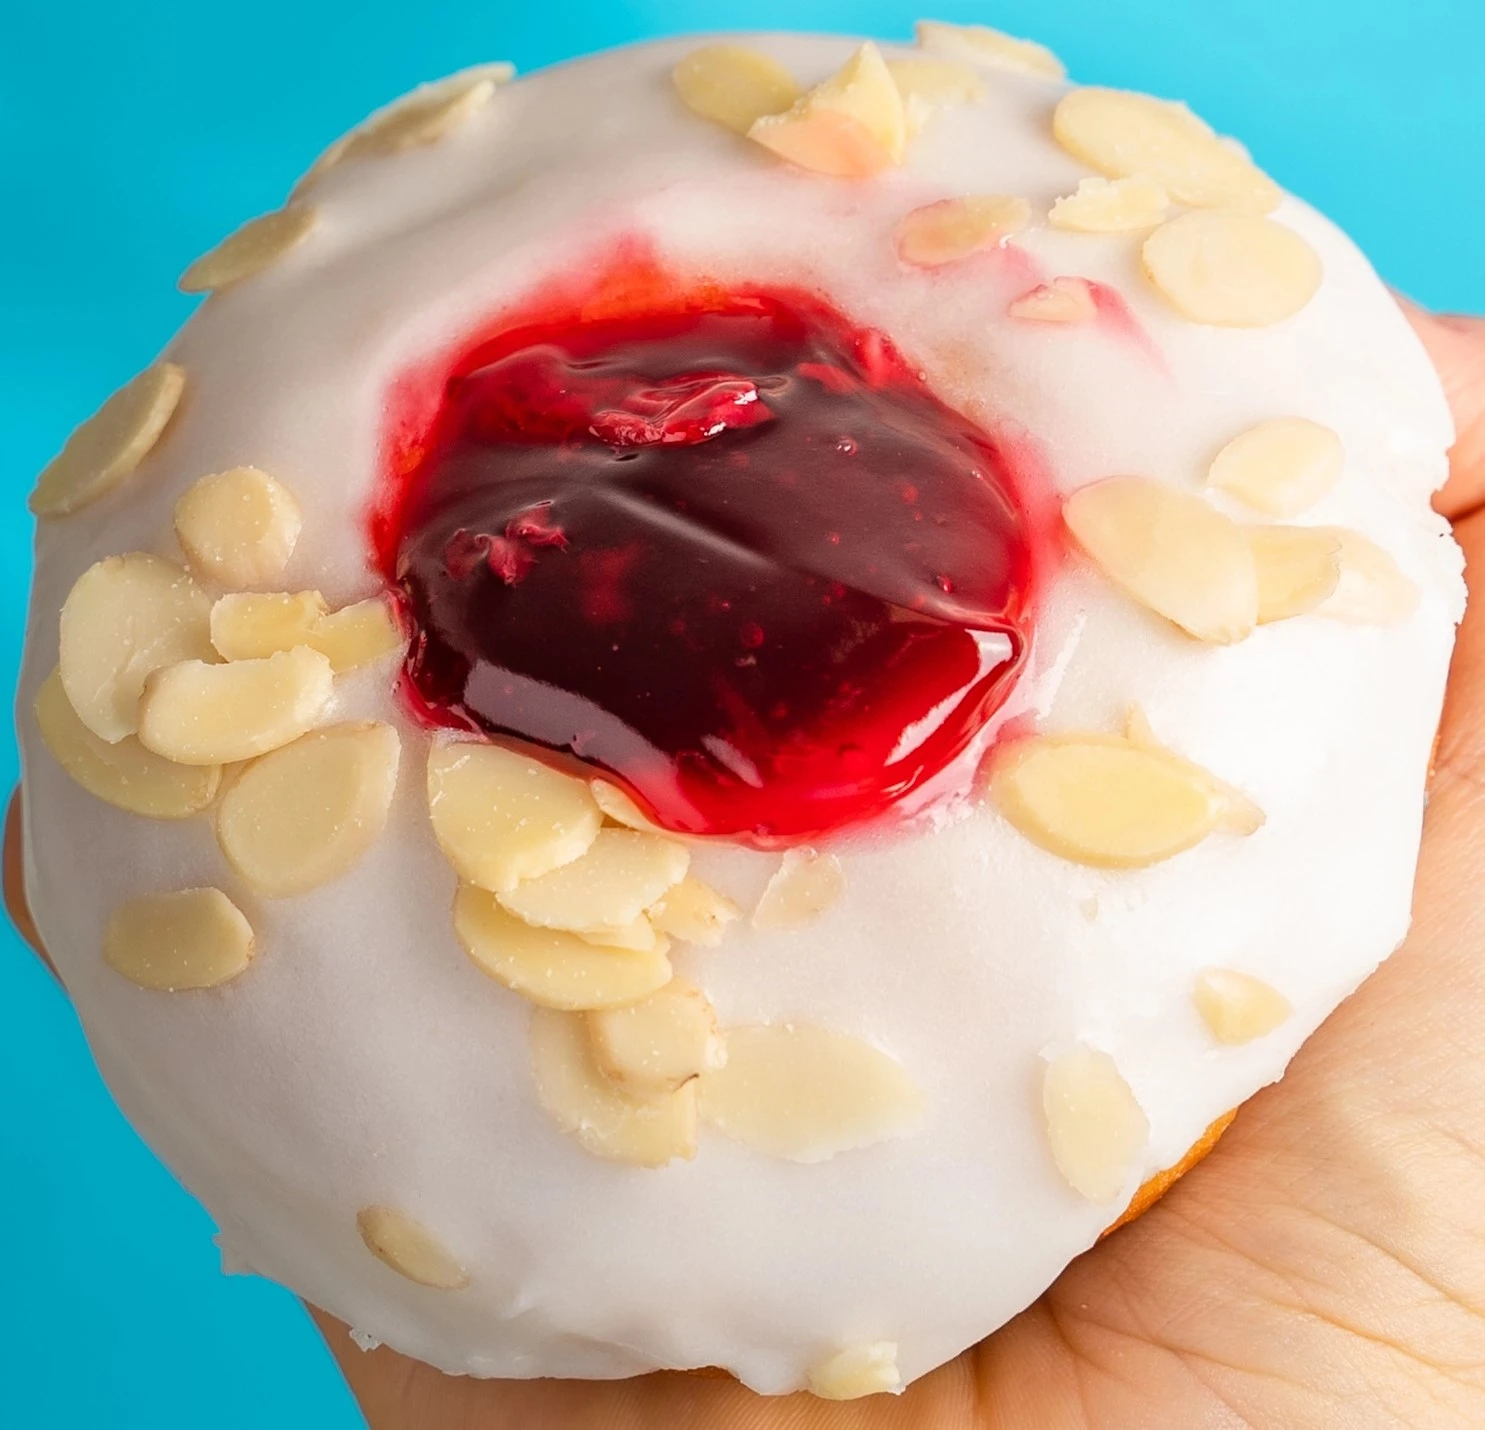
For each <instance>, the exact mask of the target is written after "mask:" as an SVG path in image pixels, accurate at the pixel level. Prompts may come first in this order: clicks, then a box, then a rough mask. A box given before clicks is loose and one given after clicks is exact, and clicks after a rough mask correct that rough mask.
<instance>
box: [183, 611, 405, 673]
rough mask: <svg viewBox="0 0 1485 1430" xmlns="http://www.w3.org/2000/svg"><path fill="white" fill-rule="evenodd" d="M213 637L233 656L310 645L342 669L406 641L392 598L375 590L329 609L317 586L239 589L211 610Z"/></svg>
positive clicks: (391, 650)
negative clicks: (375, 593)
mask: <svg viewBox="0 0 1485 1430" xmlns="http://www.w3.org/2000/svg"><path fill="white" fill-rule="evenodd" d="M211 636H212V643H213V645H215V646H216V648H217V650H218V651H219V652H220V653H221V654H222V655H223V656H224V657H225V658H226V659H228V660H251V659H254V658H257V657H261V656H265V655H272V654H274V653H275V652H276V651H284V650H292V649H293V648H294V647H295V646H301V645H302V646H308V647H309V648H310V649H311V650H317V651H319V653H320V654H321V655H323V656H324V657H325V658H326V659H327V660H329V662H330V668H331V669H332V670H333V671H334V672H335V673H336V674H337V675H341V674H343V673H344V672H346V671H348V670H354V669H356V668H357V667H358V666H362V665H366V664H368V663H369V662H371V661H373V660H381V659H382V658H384V657H386V656H389V655H393V654H395V653H396V652H398V651H400V650H401V649H402V648H403V647H404V646H405V645H406V644H407V637H406V636H405V635H404V634H403V632H402V628H401V626H400V625H399V624H398V622H397V617H396V615H395V614H394V613H393V610H392V607H391V604H390V603H389V602H388V601H387V600H386V598H385V597H382V596H372V597H369V598H368V599H367V600H364V601H357V602H355V603H354V604H353V605H349V606H342V607H341V608H340V610H338V611H332V610H329V609H328V608H327V607H326V605H325V598H324V597H323V596H321V595H320V593H319V592H318V591H293V592H287V591H234V592H232V593H230V594H229V595H226V596H223V597H222V598H221V599H220V600H219V601H218V602H217V603H216V605H215V606H213V607H212V612H211Z"/></svg>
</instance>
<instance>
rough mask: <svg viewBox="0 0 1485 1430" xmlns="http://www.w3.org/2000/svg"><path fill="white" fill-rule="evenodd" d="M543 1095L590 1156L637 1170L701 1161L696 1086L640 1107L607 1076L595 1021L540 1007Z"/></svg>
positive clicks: (537, 1031)
mask: <svg viewBox="0 0 1485 1430" xmlns="http://www.w3.org/2000/svg"><path fill="white" fill-rule="evenodd" d="M531 1065H532V1072H533V1073H534V1074H535V1079H536V1094H537V1097H538V1098H539V1099H540V1101H541V1105H542V1106H543V1107H544V1108H545V1109H546V1110H547V1112H548V1113H549V1114H550V1116H551V1117H552V1118H553V1120H554V1121H555V1122H556V1123H557V1125H558V1126H559V1127H560V1128H561V1129H562V1130H563V1131H564V1132H570V1133H571V1134H572V1135H573V1136H574V1137H576V1138H577V1140H578V1141H579V1142H580V1143H581V1144H582V1145H583V1147H584V1148H586V1149H587V1150H588V1151H589V1152H591V1153H593V1155H594V1156H596V1157H605V1158H607V1159H609V1160H610V1161H615V1162H627V1163H629V1164H630V1165H631V1166H635V1167H663V1166H664V1165H665V1164H666V1163H667V1162H673V1161H675V1160H677V1159H680V1160H683V1161H689V1160H690V1159H691V1158H693V1157H694V1156H695V1155H696V1083H695V1081H692V1082H688V1083H685V1084H684V1085H683V1086H681V1087H680V1088H678V1089H677V1090H676V1091H675V1092H671V1093H666V1094H664V1095H663V1096H661V1097H656V1098H650V1099H648V1100H646V1101H644V1102H637V1101H635V1100H634V1099H633V1098H630V1097H626V1096H625V1095H624V1094H623V1093H622V1092H620V1091H619V1089H618V1088H617V1087H616V1086H615V1085H614V1084H613V1083H612V1082H610V1081H609V1079H608V1078H606V1077H605V1076H604V1075H603V1073H602V1072H601V1071H600V1070H599V1067H598V1064H597V1062H596V1061H595V1060H594V1058H593V1052H592V1046H591V1043H590V1041H589V1038H588V1025H587V1021H586V1020H585V1019H584V1018H583V1017H581V1016H579V1015H577V1014H574V1013H559V1012H557V1011H556V1010H554V1009H551V1008H537V1009H536V1010H535V1011H534V1013H533V1015H532V1019H531Z"/></svg>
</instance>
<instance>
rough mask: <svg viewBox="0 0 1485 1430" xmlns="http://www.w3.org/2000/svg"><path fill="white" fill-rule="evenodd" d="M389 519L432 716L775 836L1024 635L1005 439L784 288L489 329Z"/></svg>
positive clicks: (814, 820)
mask: <svg viewBox="0 0 1485 1430" xmlns="http://www.w3.org/2000/svg"><path fill="white" fill-rule="evenodd" d="M397 481H398V488H399V489H398V492H397V494H396V498H395V503H394V506H393V507H392V508H391V513H392V514H391V516H390V517H387V516H383V517H381V518H379V521H380V522H381V525H380V526H379V527H378V536H379V538H380V543H381V546H382V559H383V561H384V563H385V564H386V565H387V566H388V568H389V571H388V574H389V575H390V576H391V577H392V578H393V579H394V580H395V581H396V583H397V584H398V586H399V587H400V588H401V591H402V593H403V596H404V599H405V605H406V610H407V614H408V618H409V621H410V624H411V626H412V629H413V632H414V637H413V641H412V644H411V648H410V652H409V655H408V661H407V668H406V680H407V686H408V693H409V695H410V697H411V698H412V700H413V702H414V704H415V706H416V707H417V709H418V710H419V711H420V713H421V714H422V715H423V716H424V717H425V718H427V719H428V720H430V721H432V722H434V723H437V724H442V725H448V726H455V727H458V728H463V729H468V730H472V731H478V732H485V733H489V734H492V735H497V736H502V737H514V738H515V739H517V740H520V741H524V742H527V743H529V744H532V745H536V746H540V747H544V748H545V749H546V750H547V751H549V752H551V753H552V755H553V756H555V757H556V758H558V759H559V760H561V759H564V758H567V757H572V758H576V759H577V760H580V761H582V762H583V763H584V764H585V765H586V766H588V767H590V768H596V769H598V770H602V771H604V772H606V774H607V775H608V776H610V777H611V778H612V779H613V780H614V781H615V782H616V783H617V784H619V785H620V786H621V787H622V788H623V789H625V790H626V791H627V792H628V793H629V794H630V795H631V796H632V797H633V798H634V799H636V800H637V801H638V803H639V804H640V806H641V807H642V808H643V809H644V810H645V811H646V813H648V814H649V815H650V816H651V817H653V818H654V819H655V821H656V822H657V823H659V824H661V825H663V826H664V827H665V828H667V829H672V830H676V831H680V832H685V833H690V834H702V835H726V836H730V837H733V838H739V839H743V840H747V841H749V842H752V843H756V844H761V845H771V844H778V843H787V842H792V841H798V840H802V839H806V838H809V837H811V836H815V835H819V834H823V833H825V832H827V831H830V830H834V829H838V828H841V827H842V826H845V825H850V824H854V823H858V822H861V821H864V820H868V819H870V818H872V817H874V816H877V815H880V814H882V813H883V812H885V811H886V810H887V809H888V808H889V806H891V805H892V804H893V803H894V802H895V801H897V800H899V799H901V798H902V797H903V796H904V795H905V794H907V793H908V792H909V791H911V790H913V789H915V788H916V787H918V786H919V785H921V784H923V782H924V781H926V780H928V779H929V778H931V777H932V776H933V775H934V774H935V773H937V772H938V771H940V770H942V769H943V768H944V766H945V765H946V764H948V763H949V762H950V761H952V760H953V759H954V758H955V757H956V756H957V755H959V754H960V753H962V752H963V751H964V749H965V747H966V746H967V745H968V744H969V743H970V741H971V740H972V739H973V738H974V736H975V734H976V733H977V732H978V731H979V730H981V729H982V728H983V727H984V725H985V723H986V721H987V720H988V719H989V718H990V716H991V715H992V714H993V713H994V712H995V710H996V709H997V708H998V707H999V706H1000V705H1001V704H1002V703H1003V702H1004V700H1005V698H1006V695H1007V694H1008V692H1009V691H1010V689H1011V686H1012V684H1013V683H1014V680H1015V678H1016V675H1017V673H1018V671H1019V669H1020V667H1021V664H1022V662H1023V659H1024V657H1025V654H1026V650H1027V645H1028V642H1029V639H1030V618H1031V597H1032V590H1033V564H1034V563H1033V549H1034V547H1035V545H1036V541H1035V533H1034V532H1033V531H1032V530H1031V518H1030V517H1029V516H1028V515H1027V512H1026V509H1025V506H1024V504H1023V503H1021V502H1020V501H1018V497H1017V493H1016V491H1015V490H1014V486H1013V477H1012V473H1011V471H1010V470H1009V463H1008V461H1007V460H1006V458H1005V455H1004V453H1003V452H1002V450H1001V449H1000V448H999V447H998V446H997V445H996V443H995V442H994V441H993V440H992V439H991V438H989V437H988V436H987V435H986V434H985V433H983V432H981V431H979V430H977V429H976V428H975V427H974V426H973V425H972V424H971V423H970V422H969V421H968V420H967V419H965V418H964V417H962V416H960V415H959V414H957V413H955V412H953V411H951V410H950V409H949V408H947V407H946V406H944V404H943V403H941V402H939V401H938V400H937V399H936V398H935V397H934V396H933V395H932V394H931V393H930V392H929V391H928V390H927V388H926V387H925V386H924V385H923V383H922V382H921V381H920V380H919V379H918V378H917V377H916V376H915V375H914V374H913V373H912V372H911V371H910V370H909V369H908V368H907V367H906V366H905V365H904V363H903V362H902V360H901V358H900V357H899V356H898V355H897V354H896V353H895V351H894V350H893V349H892V348H891V346H890V345H889V344H888V343H887V342H886V341H885V340H884V339H883V338H882V337H881V336H880V335H879V334H876V333H872V332H869V331H862V330H859V329H857V328H854V327H852V326H851V325H850V324H849V323H848V322H847V321H846V320H845V319H843V318H842V317H840V316H839V315H838V314H837V313H835V312H834V311H833V310H831V309H828V308H826V307H825V306H824V305H823V304H821V303H819V302H818V301H817V300H814V299H810V298H806V297H803V296H801V295H788V294H778V293H751V294H745V295H741V296H737V295H734V296H729V297H726V298H719V297H716V296H715V295H714V296H713V297H712V298H711V299H710V300H709V301H708V302H707V303H706V304H705V305H704V307H702V308H700V309H697V308H690V309H686V310H683V311H674V310H670V311H667V310H665V309H664V308H661V309H659V310H657V311H651V312H647V313H643V314H640V315H638V316H636V315H633V314H627V315H624V316H621V317H616V318H609V319H604V320H598V321H578V320H571V321H562V322H557V323H552V324H550V325H547V326H540V325H531V326H526V327H523V328H521V329H519V330H517V331H514V332H507V333H505V334H504V335H503V336H502V337H500V338H499V339H497V340H496V341H494V342H492V343H487V344H485V345H484V346H483V347H482V348H480V349H479V350H478V351H476V352H475V353H474V354H472V355H471V356H470V357H468V358H467V359H465V360H464V361H463V362H461V363H460V364H459V365H458V366H457V368H456V370H455V375H454V376H453V377H451V378H450V379H449V380H448V381H447V383H446V384H445V385H444V387H443V390H442V398H441V405H440V406H439V410H438V413H437V417H436V419H435V420H434V422H433V426H432V430H431V431H429V432H428V433H426V434H425V435H424V437H423V438H422V440H421V441H419V442H418V443H417V445H416V446H415V448H414V449H413V456H412V457H411V459H406V460H404V462H403V470H402V471H401V472H400V473H399V474H398V478H397Z"/></svg>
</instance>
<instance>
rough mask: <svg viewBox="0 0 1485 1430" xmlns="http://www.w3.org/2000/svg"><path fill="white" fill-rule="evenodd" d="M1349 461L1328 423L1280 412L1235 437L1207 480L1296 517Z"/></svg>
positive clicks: (1275, 513)
mask: <svg viewBox="0 0 1485 1430" xmlns="http://www.w3.org/2000/svg"><path fill="white" fill-rule="evenodd" d="M1345 465H1346V449H1345V448H1344V447H1343V446H1342V445H1341V439H1340V438H1339V437H1338V436H1337V435H1336V434H1335V433H1334V432H1333V431H1332V430H1331V429H1330V428H1329V427H1322V426H1321V425H1320V423H1318V422H1310V421H1308V420H1307V419H1306V418H1303V417H1278V418H1275V419H1274V420H1272V421H1270V422H1260V423H1259V424H1258V426H1256V427H1251V428H1249V429H1248V431H1246V432H1244V433H1243V434H1242V436H1240V437H1235V438H1233V440H1232V441H1231V442H1229V443H1228V444H1227V445H1226V446H1225V447H1224V448H1223V449H1222V450H1221V451H1220V452H1219V453H1218V454H1217V459H1216V461H1214V462H1213V463H1212V469H1211V472H1210V473H1209V474H1208V476H1207V484H1208V485H1209V486H1214V487H1218V488H1220V489H1221V490H1222V491H1224V492H1227V493H1228V494H1229V495H1230V496H1235V497H1236V498H1237V499H1238V500H1239V501H1241V502H1246V503H1247V504H1248V505H1249V506H1251V507H1255V508H1256V509H1257V510H1259V511H1265V512H1267V513H1268V514H1269V515H1270V516H1298V515H1299V513H1300V512H1302V511H1304V510H1306V509H1307V508H1308V507H1312V506H1314V505H1315V503H1316V502H1317V501H1319V500H1320V499H1321V498H1322V497H1326V496H1329V495H1330V493H1331V492H1332V491H1334V490H1335V486H1336V483H1337V482H1339V481H1340V479H1341V471H1342V469H1343V468H1344V467H1345Z"/></svg>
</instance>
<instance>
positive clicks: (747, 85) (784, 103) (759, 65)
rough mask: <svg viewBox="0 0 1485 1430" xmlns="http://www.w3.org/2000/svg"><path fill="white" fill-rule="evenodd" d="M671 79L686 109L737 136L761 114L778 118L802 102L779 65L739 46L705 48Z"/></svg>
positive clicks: (683, 62) (684, 62)
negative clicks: (729, 130) (773, 115)
mask: <svg viewBox="0 0 1485 1430" xmlns="http://www.w3.org/2000/svg"><path fill="white" fill-rule="evenodd" d="M670 77H671V80H672V82H673V83H674V84H675V88H676V93H677V94H679V95H680V97H681V101H682V102H683V103H684V104H685V105H686V107H687V108H688V109H690V110H692V111H694V112H695V113H697V114H699V115H700V116H701V117H702V118H703V119H711V120H715V121H716V123H718V124H722V125H725V126H726V127H727V128H728V129H731V130H734V131H735V132H736V133H738V134H746V133H747V132H748V130H749V129H751V128H752V127H753V125H754V124H756V123H757V122H758V120H760V119H762V118H763V116H764V115H765V114H782V113H783V112H784V110H786V109H788V108H790V107H791V106H792V105H794V104H796V103H798V101H799V97H800V88H799V85H798V83H797V82H796V81H795V79H794V76H793V75H791V74H790V73H789V71H788V70H786V69H785V68H784V67H783V65H781V64H780V63H779V62H778V61H777V60H775V59H770V58H769V56H767V55H764V54H759V52H758V51H757V50H750V49H746V48H744V47H743V46H742V45H703V46H702V47H701V48H700V49H697V50H692V51H691V53H690V54H689V55H687V56H686V57H685V58H684V59H682V60H681V62H680V63H679V64H678V65H677V66H676V67H675V68H674V69H673V70H672V71H671V72H670Z"/></svg>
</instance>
